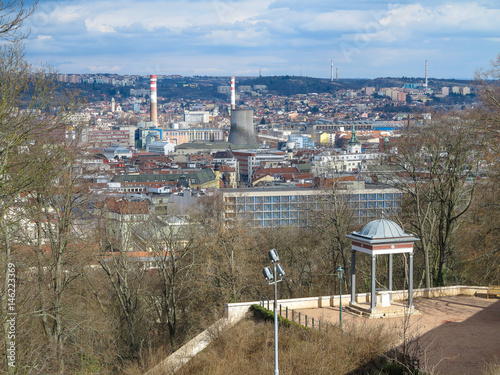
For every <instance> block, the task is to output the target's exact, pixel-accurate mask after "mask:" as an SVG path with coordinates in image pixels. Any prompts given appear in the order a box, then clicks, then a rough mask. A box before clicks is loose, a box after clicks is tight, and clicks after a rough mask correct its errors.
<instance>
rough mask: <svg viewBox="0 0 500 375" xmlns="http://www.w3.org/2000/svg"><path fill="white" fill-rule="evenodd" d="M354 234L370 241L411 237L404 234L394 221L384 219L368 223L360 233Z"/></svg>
mask: <svg viewBox="0 0 500 375" xmlns="http://www.w3.org/2000/svg"><path fill="white" fill-rule="evenodd" d="M356 234H357V235H359V236H363V237H367V238H370V239H372V240H380V239H385V238H387V239H390V238H398V237H408V236H411V235H409V234H407V233H405V232H404V231H403V229H402V228H401V227H400V226H399V225H398V224H396V223H395V222H394V221H391V220H386V219H381V220H373V221H370V222H369V223H368V224H366V225H365V226H364V228H363V229H362V230H361V231H360V232H356Z"/></svg>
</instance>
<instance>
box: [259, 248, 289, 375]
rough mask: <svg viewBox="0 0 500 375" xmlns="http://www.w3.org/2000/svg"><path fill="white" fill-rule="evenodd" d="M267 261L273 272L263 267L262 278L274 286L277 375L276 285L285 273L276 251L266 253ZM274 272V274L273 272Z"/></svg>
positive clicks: (276, 366) (276, 373)
mask: <svg viewBox="0 0 500 375" xmlns="http://www.w3.org/2000/svg"><path fill="white" fill-rule="evenodd" d="M268 256H269V259H271V263H272V265H273V270H271V267H265V268H264V269H263V270H262V273H263V274H264V277H265V278H266V280H267V282H268V284H269V285H274V375H279V373H280V371H279V368H278V283H279V282H280V281H282V280H283V276H285V271H284V270H283V267H281V264H279V263H278V262H279V260H280V258H279V256H278V253H277V252H276V249H273V250H270V251H269V252H268ZM273 271H274V272H273Z"/></svg>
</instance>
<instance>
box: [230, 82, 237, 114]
mask: <svg viewBox="0 0 500 375" xmlns="http://www.w3.org/2000/svg"><path fill="white" fill-rule="evenodd" d="M233 109H236V92H235V91H234V77H231V110H233Z"/></svg>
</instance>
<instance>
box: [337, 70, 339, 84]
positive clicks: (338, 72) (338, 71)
mask: <svg viewBox="0 0 500 375" xmlns="http://www.w3.org/2000/svg"><path fill="white" fill-rule="evenodd" d="M338 80H339V68H337V81H338Z"/></svg>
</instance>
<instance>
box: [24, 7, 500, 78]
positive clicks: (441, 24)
mask: <svg viewBox="0 0 500 375" xmlns="http://www.w3.org/2000/svg"><path fill="white" fill-rule="evenodd" d="M25 27H26V28H29V29H30V31H31V34H30V36H29V38H28V39H27V40H26V42H25V46H26V56H27V58H28V60H29V61H30V62H32V63H35V64H38V63H42V62H43V63H46V64H49V65H51V66H53V67H55V68H56V70H58V71H59V72H61V73H68V74H69V73H72V74H77V73H80V74H82V73H117V74H141V75H148V74H167V75H168V74H180V75H184V76H193V75H201V76H204V75H209V76H231V75H234V76H256V75H258V74H259V73H260V74H262V75H264V76H265V75H267V76H274V75H296V76H298V75H302V76H310V77H318V78H330V74H331V61H333V65H334V74H335V73H336V69H337V68H338V70H339V77H340V78H376V77H402V76H405V77H424V75H425V61H426V60H427V61H428V75H429V77H430V78H457V79H470V78H473V77H474V73H475V71H476V70H477V69H487V68H488V67H489V66H490V63H491V61H492V60H493V59H495V58H496V56H497V55H498V54H499V53H500V1H498V0H477V1H471V0H453V1H445V0H422V1H420V2H416V1H408V0H395V1H382V0H342V1H337V0H234V1H232V0H231V1H228V0H146V1H132V0H122V1H116V0H115V1H109V0H59V1H47V0H39V3H38V6H37V10H36V12H35V14H34V15H33V16H32V17H30V18H29V19H28V20H27V22H26V23H25Z"/></svg>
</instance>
